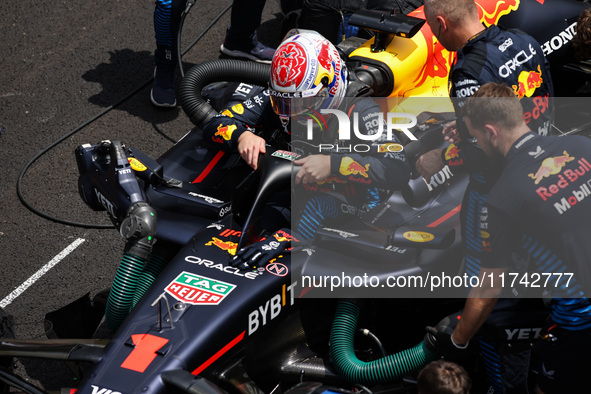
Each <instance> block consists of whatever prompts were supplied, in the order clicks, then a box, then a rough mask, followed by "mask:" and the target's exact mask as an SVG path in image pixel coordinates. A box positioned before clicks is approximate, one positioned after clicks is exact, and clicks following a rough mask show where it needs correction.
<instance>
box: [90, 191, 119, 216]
mask: <svg viewBox="0 0 591 394" xmlns="http://www.w3.org/2000/svg"><path fill="white" fill-rule="evenodd" d="M94 193H95V194H96V198H97V200H98V201H99V202H100V203H101V205H102V206H103V207H104V208H105V209H106V210H107V212H109V215H111V216H112V217H114V218H116V217H117V215H116V214H115V210H116V207H115V205H114V204H113V203H111V201H109V200H107V197H105V196H103V195H102V193H101V192H99V191H98V190H97V189H94Z"/></svg>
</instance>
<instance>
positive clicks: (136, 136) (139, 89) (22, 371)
mask: <svg viewBox="0 0 591 394" xmlns="http://www.w3.org/2000/svg"><path fill="white" fill-rule="evenodd" d="M229 5H231V0H223V1H204V2H197V4H196V6H195V7H194V8H193V9H192V11H191V12H190V14H189V15H188V16H187V18H186V21H185V25H184V28H183V36H182V49H183V50H185V49H187V48H188V46H189V45H190V44H191V43H193V42H194V40H196V39H197V38H198V37H199V36H200V35H202V37H201V39H200V40H199V41H198V42H197V43H196V44H195V45H194V46H193V47H192V48H191V49H190V50H188V51H187V52H186V54H185V55H184V57H183V61H184V67H185V70H187V69H188V68H189V67H191V66H192V65H195V64H198V63H200V62H203V61H206V60H211V59H217V58H219V57H220V53H219V46H220V44H221V43H222V42H223V39H224V34H225V29H226V26H227V25H228V24H229V21H230V12H229V11H228V12H225V13H223V14H221V13H222V11H223V10H224V9H226V8H227V7H228V6H229ZM153 10H154V2H153V1H123V0H106V1H83V0H69V1H65V0H57V1H52V2H38V1H35V2H34V1H30V0H21V1H2V2H0V37H1V39H0V53H2V62H1V64H2V72H0V127H1V133H0V262H1V267H2V275H0V307H3V308H4V309H5V310H6V311H7V312H8V313H9V314H11V315H13V316H14V318H15V323H16V325H15V332H16V336H17V338H22V339H31V338H45V337H46V336H45V329H46V328H45V326H44V317H45V314H46V313H48V312H50V311H53V310H56V309H58V308H61V307H63V306H64V305H67V304H69V303H70V302H72V301H74V300H76V299H78V298H80V297H82V296H84V295H85V294H87V293H90V296H91V297H92V296H94V295H96V294H97V293H99V292H101V291H102V290H104V289H107V288H108V287H109V286H110V284H111V281H112V279H113V277H114V275H115V271H116V269H117V265H118V263H119V261H120V258H121V255H122V250H123V245H124V242H123V239H122V237H121V236H120V235H119V234H118V233H117V232H116V231H115V230H105V229H92V228H81V227H76V226H70V225H64V224H60V223H57V222H54V221H52V220H48V219H46V218H44V217H41V216H40V215H38V214H35V213H33V212H32V211H31V210H29V209H28V208H26V207H25V205H24V204H23V203H21V201H20V200H19V198H18V196H17V189H16V185H17V179H18V178H19V174H21V171H22V169H23V168H24V166H25V165H26V164H27V163H28V162H29V161H30V160H31V159H32V158H34V157H35V155H36V154H38V152H40V151H41V150H42V149H44V148H46V147H48V146H50V144H52V143H54V142H55V141H56V140H58V139H60V138H62V137H63V136H65V135H67V134H68V133H70V132H72V131H73V130H76V129H77V128H79V127H80V126H81V125H83V124H85V123H86V122H88V121H89V120H92V119H94V118H95V117H97V116H98V115H101V114H102V115H101V116H99V117H98V118H97V119H96V120H93V121H92V122H90V123H89V124H88V125H86V126H84V127H81V128H80V131H78V132H76V133H74V134H73V135H71V136H69V137H67V138H65V140H64V141H63V142H61V143H59V144H58V145H56V146H55V147H54V148H53V149H51V150H50V151H49V152H47V153H46V154H44V155H42V156H41V157H39V158H38V160H36V161H35V162H34V163H33V165H32V166H31V167H30V168H29V170H28V171H27V172H26V173H25V174H24V177H23V179H22V183H21V192H22V196H23V197H24V198H25V200H26V201H27V202H28V203H29V204H30V205H31V206H32V207H34V208H35V209H37V210H39V211H40V212H42V213H44V214H46V215H49V216H52V217H56V218H59V219H63V220H67V221H74V222H82V223H88V224H102V225H109V224H110V221H109V220H108V218H107V216H106V214H105V213H104V212H103V213H97V212H93V211H91V210H90V209H89V208H88V207H87V206H86V205H85V204H84V203H83V201H82V200H81V199H80V197H79V195H78V190H77V176H78V170H77V167H76V161H75V156H74V150H75V148H76V147H77V146H78V145H80V144H83V143H92V144H95V143H97V142H99V141H101V140H103V139H111V140H121V141H123V142H124V143H127V144H132V145H133V146H135V147H136V148H138V149H140V150H141V151H143V152H144V153H146V154H148V155H150V156H152V157H158V156H160V155H161V154H162V153H163V152H165V151H166V150H167V149H168V148H169V147H170V146H172V145H173V143H174V142H175V141H177V140H178V139H179V138H180V137H182V136H183V135H184V134H185V133H186V132H188V131H189V130H190V129H191V127H192V124H191V122H190V121H189V120H188V118H187V117H186V116H185V114H184V113H183V111H182V109H181V108H180V107H178V108H175V109H170V110H161V109H157V108H155V107H154V106H153V105H152V104H151V102H150V98H149V94H150V87H151V83H150V81H151V79H152V75H153V70H154V61H153V50H154V48H155V40H154V29H153ZM220 14H221V16H220ZM218 17H219V18H220V19H219V20H218V21H217V22H216V23H214V24H213V26H212V27H211V29H209V30H208V31H207V32H205V33H204V34H202V33H203V32H204V29H206V28H207V27H208V25H210V24H211V23H212V21H214V20H215V19H216V18H218ZM281 19H282V15H281V13H280V11H279V4H278V2H277V1H276V0H269V1H268V2H267V4H266V6H265V10H264V13H263V23H262V25H261V27H260V28H259V38H260V40H261V41H263V42H264V43H266V44H267V45H271V46H276V45H277V44H278V41H279V33H278V29H279V24H280V22H281ZM134 92H135V93H134ZM113 106H114V107H113ZM17 373H18V374H19V375H20V376H22V377H24V378H26V379H27V380H28V381H29V382H31V383H33V384H36V385H38V386H39V387H41V388H43V389H45V390H59V389H60V388H61V387H72V386H73V385H74V384H75V383H76V382H75V380H74V375H73V373H72V372H71V371H70V369H69V368H68V367H67V366H65V364H63V363H62V362H58V361H55V362H54V361H51V362H47V361H39V360H33V359H23V360H22V361H18V362H17Z"/></svg>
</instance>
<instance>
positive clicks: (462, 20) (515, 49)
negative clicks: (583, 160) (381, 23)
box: [416, 0, 554, 392]
mask: <svg viewBox="0 0 591 394" xmlns="http://www.w3.org/2000/svg"><path fill="white" fill-rule="evenodd" d="M425 18H426V20H427V24H428V25H429V26H430V28H431V30H432V31H433V33H434V35H435V36H436V37H437V39H438V40H439V41H440V42H441V44H442V45H443V46H444V47H445V48H446V49H447V50H449V51H457V61H456V63H455V64H454V65H453V66H452V69H451V71H450V76H449V85H450V86H449V88H450V97H452V100H453V104H454V107H455V109H456V114H459V113H460V108H461V107H462V105H463V103H464V102H465V100H466V98H467V97H469V96H471V95H472V94H474V93H475V92H476V91H477V90H478V89H479V87H480V86H481V85H483V84H485V83H487V82H503V83H506V84H508V85H509V86H512V88H513V90H514V91H515V94H517V95H518V96H519V97H520V98H531V99H528V100H525V99H524V100H521V102H522V105H523V106H524V113H525V115H524V116H525V120H526V122H527V124H528V126H529V127H530V128H531V129H532V130H534V131H536V132H537V133H538V134H541V135H545V134H547V133H548V130H549V127H550V119H551V97H552V96H553V95H554V89H553V85H552V80H551V78H550V71H549V65H548V62H547V60H546V58H545V57H544V54H543V51H542V49H541V47H540V45H539V44H538V43H537V42H536V41H535V39H534V38H532V37H530V36H528V35H526V34H524V33H522V32H519V31H513V30H503V29H501V28H499V27H497V26H495V25H492V26H490V27H488V28H486V27H485V26H484V25H483V24H482V23H481V22H480V19H479V17H478V9H477V5H476V4H475V3H474V1H473V0H445V1H442V0H426V1H425ZM456 126H457V127H456ZM444 134H446V138H449V139H450V140H451V141H452V143H451V144H450V145H449V147H448V148H446V149H437V150H433V151H430V152H427V153H426V154H424V155H423V156H421V157H420V158H419V159H418V161H417V163H416V167H417V170H418V171H419V173H420V174H421V175H422V176H423V178H425V179H431V176H433V174H435V173H436V172H437V171H439V170H441V168H443V167H444V165H447V166H449V168H450V170H451V171H452V172H453V173H455V174H458V173H468V174H469V183H468V187H467V189H466V192H465V194H464V199H463V202H462V210H461V216H460V217H461V219H460V221H461V229H462V237H463V244H464V267H465V268H464V269H465V273H466V274H467V275H469V276H475V275H478V272H479V271H480V259H481V257H480V253H481V252H480V249H481V245H482V242H483V239H482V233H481V226H482V224H481V223H480V209H481V206H482V204H483V202H484V200H485V199H486V195H487V193H488V190H490V188H491V187H492V185H493V184H494V183H495V180H496V178H497V177H498V173H499V168H498V167H497V166H495V165H494V163H492V162H491V161H490V160H489V159H488V158H487V156H486V155H485V154H484V153H483V152H482V150H481V149H480V148H479V147H478V146H477V145H476V144H475V143H474V141H473V140H472V139H471V138H470V135H469V133H468V130H467V129H466V126H465V122H464V121H463V120H462V118H461V116H457V121H456V122H455V123H452V124H451V125H450V126H449V127H447V128H446V129H445V130H444ZM511 302H513V301H511ZM511 302H509V301H507V302H504V303H503V305H502V306H501V305H499V308H500V307H503V308H506V309H511V308H512V306H511V305H509V304H511ZM515 302H520V301H515ZM481 341H482V342H486V341H485V340H484V339H481ZM486 345H489V346H490V345H492V344H489V343H487V344H485V346H486ZM501 358H502V359H503V364H507V365H510V367H506V368H505V369H504V370H503V371H502V372H501V373H500V374H501V375H502V376H499V370H498V368H497V367H496V365H497V364H498V361H499V360H500V359H501ZM485 361H486V367H487V370H488V373H489V375H490V376H491V377H490V379H489V380H490V382H491V384H492V385H493V387H494V388H495V389H496V391H497V392H505V391H508V390H511V389H515V388H516V387H519V386H520V385H525V384H526V375H527V372H526V371H527V364H528V361H529V355H528V354H526V353H524V354H514V355H492V354H491V356H490V358H485ZM517 370H520V371H522V373H521V374H513V372H514V371H517ZM509 373H511V375H513V376H515V377H514V378H510V377H509ZM517 390H519V389H518V388H517Z"/></svg>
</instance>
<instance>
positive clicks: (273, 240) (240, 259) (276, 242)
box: [230, 228, 297, 270]
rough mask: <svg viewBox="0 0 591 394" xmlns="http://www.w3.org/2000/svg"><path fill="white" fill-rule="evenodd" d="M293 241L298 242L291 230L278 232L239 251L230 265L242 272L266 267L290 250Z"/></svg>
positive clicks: (285, 229)
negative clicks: (286, 250)
mask: <svg viewBox="0 0 591 394" xmlns="http://www.w3.org/2000/svg"><path fill="white" fill-rule="evenodd" d="M292 240H294V241H297V240H296V239H295V238H293V237H292V236H291V232H290V229H288V228H283V229H281V230H278V231H277V232H276V233H275V234H273V236H271V237H269V238H267V239H264V240H262V241H259V242H256V243H254V244H252V245H249V246H247V247H245V248H242V249H240V250H238V251H237V252H236V255H235V256H234V257H233V258H232V260H231V261H230V265H231V266H233V267H237V268H239V269H241V270H244V269H250V268H257V267H264V266H265V265H267V264H268V263H269V261H270V260H272V259H274V258H276V257H277V256H279V255H280V254H281V253H282V252H283V251H284V250H285V249H287V248H289V247H290V245H291V241H292Z"/></svg>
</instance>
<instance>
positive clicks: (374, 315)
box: [0, 0, 578, 394]
mask: <svg viewBox="0 0 591 394" xmlns="http://www.w3.org/2000/svg"><path fill="white" fill-rule="evenodd" d="M534 2H535V1H534ZM480 3H486V4H488V3H489V2H486V1H482V2H479V4H480ZM491 3H492V2H491ZM495 3H496V2H495ZM501 3H503V4H504V3H506V2H501ZM537 3H539V2H537ZM541 3H544V2H541ZM545 3H547V4H551V3H554V2H552V1H549V0H548V1H546V2H545ZM569 3H570V2H569ZM524 4H527V2H526V1H524V0H522V1H521V5H524ZM516 7H517V6H515V5H514V6H511V7H508V8H507V9H513V8H516ZM483 9H484V8H483ZM418 12H420V11H418ZM493 14H494V13H493ZM500 14H503V12H500V11H497V14H495V15H497V16H500ZM576 14H577V15H578V12H577V13H576ZM505 15H506V13H505ZM569 15H570V14H569ZM572 15H575V13H572ZM555 17H556V16H555ZM358 18H360V19H359V20H358V23H363V24H365V27H367V28H370V29H375V30H376V33H377V35H376V38H375V41H374V42H377V45H384V48H383V49H385V50H383V51H372V49H371V46H372V45H374V44H373V43H371V42H369V43H363V44H361V45H357V44H355V43H354V42H353V43H352V42H345V43H343V46H342V48H341V50H342V51H343V52H344V53H349V61H350V62H351V64H352V67H351V69H352V70H355V72H356V73H357V74H358V78H359V79H360V80H361V81H363V82H364V83H365V84H366V85H367V86H370V87H371V88H372V89H373V90H374V92H377V93H375V94H378V95H382V96H393V97H396V96H399V97H406V96H404V94H400V93H401V92H402V93H404V92H407V91H408V89H406V88H404V87H403V86H402V84H403V83H405V82H406V83H412V84H414V86H415V87H416V93H417V94H418V95H420V94H422V93H421V92H425V94H427V93H429V92H430V93H434V92H435V93H437V94H434V95H436V96H437V95H439V92H440V90H439V89H440V88H441V89H442V90H441V95H442V96H445V94H444V93H443V91H444V90H445V86H446V84H444V83H442V81H444V80H445V78H446V76H445V75H444V74H445V73H443V69H441V70H439V69H437V68H430V66H425V67H419V68H417V67H415V66H416V63H414V66H413V65H411V64H412V61H411V60H412V59H411V58H410V57H405V56H403V55H404V53H403V52H404V51H409V53H408V55H409V56H410V55H412V54H413V53H415V52H414V51H417V52H420V51H423V50H424V51H426V52H422V54H421V59H423V60H425V53H427V62H426V63H424V64H431V66H433V64H434V63H433V62H435V61H441V59H442V58H441V56H443V58H445V59H447V60H446V62H447V64H450V62H451V61H452V59H453V55H452V54H449V56H447V55H442V54H443V53H444V52H442V51H443V50H442V49H441V48H439V49H438V52H437V53H435V52H430V51H431V49H433V47H432V46H431V45H430V43H432V42H433V41H432V34H431V36H430V37H431V38H430V39H431V41H427V42H428V43H429V45H425V44H420V45H418V44H417V40H428V39H429V35H428V34H429V33H427V31H426V30H428V29H426V28H425V27H424V25H423V23H422V22H421V21H418V20H413V19H408V18H406V17H405V18H402V19H400V18H398V17H392V18H391V20H390V21H389V22H388V23H385V24H383V25H386V27H385V28H383V29H381V30H379V29H377V28H376V27H374V25H372V23H375V21H374V22H372V21H371V19H372V18H371V15H370V14H367V13H362V15H361V16H358ZM497 19H498V18H497ZM559 19H560V18H559ZM561 20H562V19H561ZM353 22H355V19H353ZM353 22H352V23H353ZM569 26H570V25H569ZM561 31H562V30H561ZM413 33H414V35H413ZM405 35H406V36H407V37H404V36H405ZM557 36H558V37H561V36H560V34H558V35H557ZM552 40H553V39H552V38H550V39H549V41H548V42H549V44H548V45H550V47H551V48H552V42H553V41H552ZM410 42H412V43H414V44H409V43H410ZM357 43H359V42H358V41H357ZM380 43H381V44H380ZM437 45H438V44H436V45H435V48H437ZM394 47H395V48H396V50H394V49H393V48H394ZM413 47H414V49H412V48H413ZM558 50H559V48H557V49H556V51H558ZM386 53H390V54H392V53H397V54H398V56H394V57H392V56H391V57H392V58H393V60H391V61H390V60H388V61H386V60H385V59H384V58H383V56H384V54H386ZM445 56H447V57H445ZM403 59H405V60H403ZM392 62H398V63H397V64H396V65H395V64H394V63H392ZM407 62H408V63H407ZM429 62H431V63H429ZM354 64H356V65H357V66H356V67H355V66H353V65H354ZM405 70H406V71H405ZM413 70H414V71H416V73H415V74H416V76H418V77H420V78H419V79H418V80H417V79H416V77H413V76H412V75H411V74H412V72H414V71H413ZM433 70H437V73H439V72H440V71H441V76H438V75H439V74H437V75H430V74H429V73H431V72H432V71H433ZM407 71H408V72H407ZM399 73H402V74H399ZM427 74H429V75H427ZM268 75H269V70H268V68H267V67H266V66H263V65H259V64H253V63H244V62H239V61H214V62H208V63H204V64H201V65H198V66H196V67H195V68H193V69H191V70H190V71H189V72H188V73H187V75H186V77H185V79H184V80H183V82H182V86H181V89H180V94H181V101H182V103H183V109H184V110H185V112H186V113H187V115H188V116H189V117H190V118H191V119H192V120H193V122H194V123H195V124H196V125H198V126H197V127H196V128H195V129H193V130H191V131H190V132H189V133H188V134H187V135H186V136H185V137H183V138H182V139H181V140H180V141H179V142H178V143H177V144H175V145H174V146H173V147H172V148H171V149H170V150H168V151H167V152H165V153H164V154H163V155H162V156H161V157H159V158H158V159H153V158H150V157H148V156H146V155H144V154H142V153H141V152H140V151H138V150H136V149H134V148H133V147H131V146H128V145H126V144H123V143H121V142H119V141H109V140H105V141H101V142H99V143H97V144H85V145H81V146H79V147H78V148H77V150H76V158H77V162H78V168H79V171H80V178H79V188H80V195H81V197H82V198H83V200H84V201H85V202H86V203H87V205H88V206H89V207H90V208H92V209H94V210H104V211H107V213H108V214H109V216H110V218H111V219H112V220H113V222H114V223H115V224H116V226H117V228H118V230H119V231H120V233H121V234H122V236H123V237H124V238H125V239H126V240H127V241H126V246H125V249H124V251H123V257H122V259H121V263H120V266H119V269H118V271H117V274H116V277H115V279H114V281H113V286H112V288H111V289H110V292H109V299H108V302H107V305H106V312H105V324H106V325H107V326H108V327H109V328H110V329H112V330H113V333H112V335H110V338H109V341H108V344H105V343H104V342H102V341H100V340H93V339H89V340H77V339H63V340H53V341H21V340H5V341H3V342H2V344H0V356H7V357H13V356H18V357H41V358H49V359H60V360H65V361H70V362H77V363H82V364H84V365H86V366H88V365H89V366H88V368H84V369H83V371H84V373H83V374H82V376H81V378H82V379H81V381H80V384H79V385H78V387H76V389H77V390H78V391H79V392H82V393H92V394H115V393H133V392H138V393H161V392H186V393H223V392H242V393H247V392H248V393H262V392H291V393H321V392H342V393H348V392H353V391H368V392H370V391H387V392H400V393H402V392H413V391H414V390H415V379H416V373H417V371H418V370H419V369H420V368H421V367H422V366H424V365H425V364H426V363H427V362H428V361H429V360H432V359H434V358H435V357H437V354H435V353H434V351H433V343H432V338H431V337H429V336H425V334H424V326H425V325H434V324H436V323H437V322H440V323H439V324H438V327H437V328H438V329H439V330H445V329H448V328H449V327H453V322H454V319H455V318H456V316H457V315H456V313H457V311H458V310H459V309H460V307H461V305H462V300H461V299H459V298H447V297H436V296H435V295H434V294H431V295H430V296H429V295H427V296H425V295H424V293H425V292H422V293H423V295H420V296H417V297H416V298H414V299H412V300H408V299H406V298H402V297H403V296H398V297H396V296H394V297H393V296H392V292H393V290H392V289H387V290H388V292H384V293H379V292H378V290H376V292H373V291H372V292H371V293H370V295H369V296H368V295H367V294H364V293H363V292H358V291H356V290H357V289H356V288H355V287H354V286H339V289H340V290H341V292H340V293H339V292H336V293H335V294H333V295H331V296H330V297H328V296H327V295H326V294H323V293H322V289H321V286H319V285H318V283H314V282H312V283H311V284H310V285H306V284H305V283H303V282H302V281H303V279H304V277H305V276H307V277H323V276H333V277H335V276H337V273H342V272H347V274H348V275H350V276H351V277H353V278H354V277H362V274H368V275H369V276H371V277H376V278H378V279H379V280H380V283H384V282H381V281H382V280H387V278H389V277H397V278H398V277H401V278H407V277H411V276H413V277H416V278H418V277H422V278H424V277H425V276H426V275H429V274H434V273H443V272H446V271H447V272H449V273H458V272H460V261H461V258H460V257H461V256H460V234H459V218H458V211H459V206H460V204H461V198H462V195H463V191H464V188H465V185H466V181H467V180H466V179H465V178H463V177H459V176H452V174H451V173H450V172H448V171H446V170H443V171H442V172H440V173H439V174H437V175H435V176H434V177H433V179H431V180H430V182H429V183H427V182H425V181H423V180H422V179H421V178H420V177H418V176H417V175H416V174H415V175H414V176H413V179H411V181H410V182H409V184H408V187H406V188H405V189H404V190H402V191H400V192H394V193H392V194H391V195H390V197H389V198H388V199H387V201H386V202H384V203H383V204H382V205H380V206H379V207H378V208H375V209H374V210H372V211H371V212H369V213H368V214H367V215H364V216H363V217H355V218H354V219H353V220H350V221H347V222H346V223H338V224H336V225H335V226H332V225H331V226H326V227H323V228H322V229H321V230H320V231H319V233H318V236H317V238H316V239H315V240H314V241H312V243H310V244H307V245H304V246H302V247H297V246H295V247H293V249H292V250H291V251H285V253H283V254H281V255H279V256H277V258H276V259H275V260H273V261H272V262H270V263H268V264H263V265H262V266H260V267H257V268H254V269H239V268H237V267H234V266H232V265H231V264H230V261H231V259H232V255H233V254H234V253H235V252H236V251H237V250H240V249H242V248H243V247H247V246H249V245H252V244H254V243H255V242H257V241H258V240H260V239H263V238H267V239H272V237H275V238H276V239H277V241H283V239H279V238H277V237H284V238H289V234H288V233H286V232H283V233H282V232H281V231H282V226H281V225H279V224H278V223H277V222H273V221H270V224H269V222H268V221H265V220H263V219H264V218H266V217H267V216H266V215H267V213H268V212H269V209H270V208H269V203H268V202H269V200H270V197H271V196H273V195H274V193H276V192H277V191H279V190H285V188H289V187H290V184H291V180H292V175H293V167H294V166H293V163H292V159H293V156H292V155H290V152H288V151H286V150H285V149H281V148H279V149H277V148H274V149H269V150H268V152H267V154H266V155H265V156H264V157H261V159H260V163H259V170H258V171H256V172H253V171H252V170H251V169H250V167H248V166H247V165H245V163H244V162H243V161H241V159H240V158H239V156H238V155H236V154H231V153H224V152H221V151H212V150H210V149H207V148H206V147H204V145H203V143H202V137H201V129H200V127H199V125H202V124H204V122H205V121H206V120H207V119H209V118H210V117H211V116H213V115H215V113H216V112H217V111H218V110H219V108H218V107H216V106H215V105H212V104H210V103H209V102H208V101H207V100H206V99H205V98H204V97H203V94H202V92H203V91H204V89H205V90H207V88H208V87H211V86H216V85H212V84H215V83H217V82H220V83H222V85H218V86H225V85H224V84H226V83H228V82H232V81H237V82H247V83H250V84H253V85H259V86H265V85H266V84H267V79H268ZM394 77H395V78H394ZM432 77H435V78H432ZM437 78H441V79H440V80H438V79H437ZM421 81H422V82H421ZM419 82H420V83H419ZM384 86H386V87H388V90H385V91H379V89H384V88H383V87H384ZM224 104H225V103H224ZM397 105H399V103H397ZM421 134H422V135H420V138H419V139H418V141H415V142H412V143H409V144H408V145H405V147H404V149H405V151H406V155H407V157H408V158H409V160H410V161H411V162H412V160H413V158H416V157H417V156H418V155H419V154H420V153H421V152H424V151H426V150H429V149H432V148H434V147H437V146H440V144H441V143H442V141H441V139H440V136H441V132H440V129H438V128H432V129H427V130H424V131H423V132H421ZM279 145H280V144H279ZM289 208H291V207H289ZM342 208H343V209H350V208H349V207H348V206H347V204H346V201H344V202H343V206H342ZM353 216H354V215H353ZM426 239H428V240H429V241H428V242H426ZM156 240H157V242H156ZM360 262H361V263H362V264H360ZM384 291H385V290H384ZM380 297H383V298H380ZM518 316H519V318H515V316H514V315H513V316H512V317H511V319H507V318H506V317H505V316H504V315H503V314H502V313H500V314H499V315H498V316H496V317H495V318H494V319H490V321H489V322H490V324H489V325H488V326H486V327H485V328H484V329H483V331H482V334H483V336H485V337H488V338H489V339H490V340H491V342H494V343H496V344H497V346H498V350H499V351H505V352H512V351H517V350H522V349H527V348H529V347H530V346H531V344H532V342H533V341H534V340H535V339H536V336H537V335H538V334H539V332H540V330H539V327H540V324H541V321H542V318H543V317H544V316H546V311H545V310H544V309H543V308H529V307H524V309H523V311H522V313H520V314H518ZM516 332H519V335H515V333H516ZM473 368H474V369H475V370H476V372H478V373H481V374H482V373H483V372H482V370H479V369H478V368H480V367H479V364H478V363H473ZM0 379H1V380H2V381H4V382H6V383H7V384H9V385H11V386H14V387H17V388H18V389H19V390H22V391H25V392H31V393H33V392H34V393H39V392H41V390H39V389H38V388H35V387H33V386H31V385H30V384H28V383H27V382H24V381H23V380H22V379H20V378H18V377H16V376H13V375H11V374H9V373H7V372H6V371H4V370H0Z"/></svg>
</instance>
